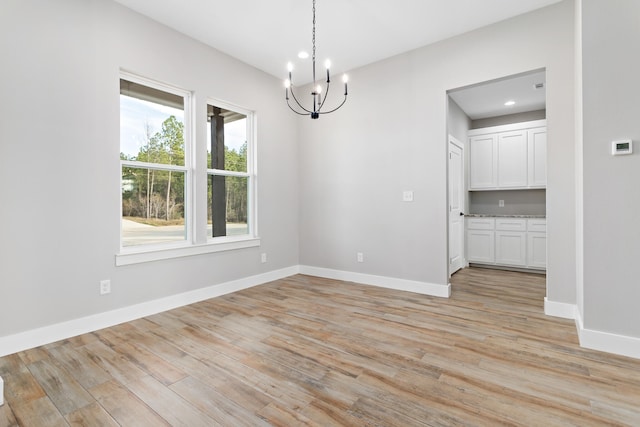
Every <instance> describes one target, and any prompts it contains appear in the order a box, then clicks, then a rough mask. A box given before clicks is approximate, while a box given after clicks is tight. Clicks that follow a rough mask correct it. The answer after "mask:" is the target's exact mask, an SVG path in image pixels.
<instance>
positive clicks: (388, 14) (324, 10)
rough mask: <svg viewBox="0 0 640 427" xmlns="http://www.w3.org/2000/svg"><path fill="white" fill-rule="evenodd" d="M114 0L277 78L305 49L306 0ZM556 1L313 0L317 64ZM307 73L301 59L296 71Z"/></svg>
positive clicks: (375, 54) (420, 41)
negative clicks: (314, 1)
mask: <svg viewBox="0 0 640 427" xmlns="http://www.w3.org/2000/svg"><path fill="white" fill-rule="evenodd" d="M116 1H117V2H118V3H121V4H123V5H125V6H127V7H129V8H131V9H133V10H135V11H137V12H139V13H142V14H144V15H147V16H149V17H150V18H152V19H154V20H156V21H158V22H161V23H163V24H165V25H167V26H169V27H171V28H174V29H176V30H178V31H180V32H182V33H184V34H187V35H188V36H191V37H193V38H195V39H197V40H199V41H201V42H204V43H206V44H208V45H210V46H212V47H215V48H217V49H218V50H221V51H222V52H225V53H227V54H228V55H231V56H233V57H235V58H237V59H240V60H241V61H243V62H246V63H248V64H250V65H252V66H254V67H256V68H258V69H261V70H263V71H265V72H267V73H269V74H271V75H273V76H276V77H279V78H283V79H284V77H285V72H286V64H287V62H288V61H292V62H294V64H296V66H298V65H302V64H300V60H298V59H297V53H298V52H299V51H300V50H306V51H310V50H311V18H312V14H311V5H312V2H311V0H232V1H229V0H179V1H178V0H116ZM558 1H560V0H393V1H390V0H317V2H316V18H317V22H316V51H317V59H318V61H319V62H320V63H319V67H322V64H323V63H324V60H325V59H326V58H327V57H329V58H330V59H331V61H332V63H333V66H332V74H341V73H343V72H345V71H348V70H352V69H355V68H358V67H361V66H363V65H366V64H370V63H372V62H375V61H378V60H381V59H384V58H388V57H390V56H394V55H397V54H400V53H403V52H407V51H409V50H412V49H415V48H418V47H421V46H425V45H427V44H430V43H434V42H436V41H439V40H443V39H446V38H449V37H452V36H455V35H458V34H462V33H465V32H468V31H470V30H473V29H476V28H479V27H483V26H486V25H490V24H492V23H495V22H498V21H502V20H504V19H507V18H510V17H513V16H516V15H520V14H523V13H526V12H529V11H532V10H534V9H538V8H541V7H544V6H548V5H550V4H553V3H557V2H558ZM307 61H309V60H307ZM298 68H300V67H298ZM320 71H321V69H319V72H320ZM310 74H311V72H310V65H308V64H307V66H306V67H304V68H303V69H302V70H301V71H300V72H299V73H297V74H296V73H295V72H294V79H295V81H296V83H298V84H302V83H306V82H308V81H309V80H310Z"/></svg>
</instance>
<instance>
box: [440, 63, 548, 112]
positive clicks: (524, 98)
mask: <svg viewBox="0 0 640 427" xmlns="http://www.w3.org/2000/svg"><path fill="white" fill-rule="evenodd" d="M539 83H542V84H543V87H542V88H536V85H537V84H539ZM449 96H450V97H451V98H453V100H454V101H455V102H456V104H458V105H459V106H460V108H462V110H463V111H464V112H465V113H466V114H467V116H469V118H470V119H472V120H477V119H485V118H487V117H496V116H504V115H507V114H516V113H524V112H527V111H536V110H543V109H545V106H546V73H545V72H544V71H537V72H531V73H525V74H521V75H517V76H511V77H507V78H504V79H499V80H495V81H492V82H486V83H481V84H477V85H473V86H470V87H465V88H460V89H456V90H451V91H449ZM507 101H513V102H515V104H514V105H512V106H506V105H504V104H505V102H507Z"/></svg>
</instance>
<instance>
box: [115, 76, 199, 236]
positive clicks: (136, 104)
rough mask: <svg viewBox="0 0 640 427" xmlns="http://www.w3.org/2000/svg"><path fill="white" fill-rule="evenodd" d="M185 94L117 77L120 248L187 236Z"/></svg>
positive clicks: (187, 169) (186, 98)
mask: <svg viewBox="0 0 640 427" xmlns="http://www.w3.org/2000/svg"><path fill="white" fill-rule="evenodd" d="M188 97H189V94H188V93H185V92H180V91H178V90H175V89H173V90H171V92H169V91H168V89H167V88H164V89H163V90H160V89H157V88H153V87H150V86H147V85H143V84H139V83H136V82H134V81H130V80H126V79H120V161H121V165H122V222H121V230H122V231H121V245H122V247H130V246H142V245H157V244H162V243H168V242H185V241H186V240H187V237H188V225H189V224H188V223H187V221H186V219H187V218H188V217H189V216H188V215H185V213H186V212H187V210H188V207H187V206H186V202H187V198H186V197H185V196H186V194H187V191H186V184H187V182H188V178H187V177H188V174H189V167H190V165H189V164H188V158H189V157H188V156H185V120H184V119H185V105H188Z"/></svg>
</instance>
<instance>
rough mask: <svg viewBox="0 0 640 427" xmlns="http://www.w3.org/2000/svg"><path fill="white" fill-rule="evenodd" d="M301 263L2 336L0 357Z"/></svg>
mask: <svg viewBox="0 0 640 427" xmlns="http://www.w3.org/2000/svg"><path fill="white" fill-rule="evenodd" d="M298 271H299V269H298V266H293V267H288V268H284V269H281V270H275V271H270V272H268V273H263V274H258V275H255V276H250V277H245V278H242V279H238V280H234V281H231V282H225V283H220V284H218V285H213V286H209V287H206V288H202V289H196V290H194V291H190V292H185V293H182V294H178V295H172V296H169V297H166V298H161V299H157V300H153V301H148V302H144V303H141V304H135V305H132V306H129V307H124V308H120V309H117V310H113V311H107V312H104V313H99V314H94V315H91V316H87V317H83V318H80V319H74V320H69V321H67V322H62V323H57V324H55V325H50V326H45V327H42V328H38V329H32V330H29V331H26V332H20V333H17V334H14V335H9V336H6V337H2V338H0V357H2V356H6V355H8V354H13V353H16V352H19V351H23V350H27V349H30V348H34V347H38V346H41V345H44V344H49V343H52V342H56V341H60V340H63V339H67V338H71V337H75V336H77V335H81V334H86V333H88V332H93V331H97V330H99V329H103V328H107V327H109V326H114V325H118V324H120V323H123V322H129V321H132V320H135V319H139V318H141V317H145V316H150V315H153V314H157V313H160V312H163V311H167V310H172V309H174V308H177V307H182V306H185V305H188V304H193V303H196V302H199V301H203V300H206V299H210V298H215V297H218V296H221V295H225V294H228V293H231V292H236V291H240V290H242V289H247V288H250V287H253V286H257V285H261V284H263V283H267V282H271V281H273V280H278V279H282V278H284V277H289V276H292V275H294V274H298Z"/></svg>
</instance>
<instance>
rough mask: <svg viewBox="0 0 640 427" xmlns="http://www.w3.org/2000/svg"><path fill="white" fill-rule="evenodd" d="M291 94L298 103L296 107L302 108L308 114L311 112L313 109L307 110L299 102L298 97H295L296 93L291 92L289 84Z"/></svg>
mask: <svg viewBox="0 0 640 427" xmlns="http://www.w3.org/2000/svg"><path fill="white" fill-rule="evenodd" d="M291 96H292V97H293V99H294V101H296V104H298V107H300V108H302V109H303V110H304V111H306V112H307V113H309V114H311V113H313V111H311V110H307V109H306V108H304V107H303V106H302V104H300V101H298V98H296V94H295V93H294V92H293V86H291ZM287 104H289V101H287ZM289 108H291V106H289Z"/></svg>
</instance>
